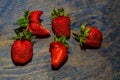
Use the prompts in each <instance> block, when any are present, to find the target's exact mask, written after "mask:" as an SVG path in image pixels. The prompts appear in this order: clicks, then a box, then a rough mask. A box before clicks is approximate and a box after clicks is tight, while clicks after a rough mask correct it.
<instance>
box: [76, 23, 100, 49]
mask: <svg viewBox="0 0 120 80" xmlns="http://www.w3.org/2000/svg"><path fill="white" fill-rule="evenodd" d="M74 35H75V39H76V40H77V41H79V42H80V46H81V47H82V48H99V47H100V45H101V43H102V32H101V31H100V30H98V29H97V28H95V27H92V26H85V25H84V24H83V25H82V26H81V31H80V33H78V34H75V33H74Z"/></svg>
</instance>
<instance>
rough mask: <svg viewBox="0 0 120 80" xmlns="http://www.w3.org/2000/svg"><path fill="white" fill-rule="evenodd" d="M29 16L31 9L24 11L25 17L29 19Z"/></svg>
mask: <svg viewBox="0 0 120 80" xmlns="http://www.w3.org/2000/svg"><path fill="white" fill-rule="evenodd" d="M29 16H30V10H25V11H24V17H25V19H27V20H28V18H29Z"/></svg>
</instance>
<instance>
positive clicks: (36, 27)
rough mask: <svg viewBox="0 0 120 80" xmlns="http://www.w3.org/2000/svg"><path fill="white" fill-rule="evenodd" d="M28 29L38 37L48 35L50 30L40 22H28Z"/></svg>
mask: <svg viewBox="0 0 120 80" xmlns="http://www.w3.org/2000/svg"><path fill="white" fill-rule="evenodd" d="M28 31H30V32H32V34H33V35H35V36H38V37H48V36H50V31H49V30H47V29H46V28H45V27H44V26H43V25H41V24H40V23H29V27H28Z"/></svg>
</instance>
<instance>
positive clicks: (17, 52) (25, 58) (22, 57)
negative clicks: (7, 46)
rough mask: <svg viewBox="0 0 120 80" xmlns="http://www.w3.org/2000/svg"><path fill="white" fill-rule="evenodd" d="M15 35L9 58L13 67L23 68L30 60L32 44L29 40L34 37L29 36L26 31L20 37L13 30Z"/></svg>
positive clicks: (17, 32)
mask: <svg viewBox="0 0 120 80" xmlns="http://www.w3.org/2000/svg"><path fill="white" fill-rule="evenodd" d="M15 33H16V34H17V37H13V39H15V41H14V43H13V44H12V47H11V57H12V61H13V63H14V64H15V65H17V66H23V65H26V64H27V63H29V62H30V61H31V60H32V56H33V43H32V42H31V39H32V38H34V36H31V33H30V32H26V31H24V33H23V34H22V35H21V34H20V33H19V31H17V30H15Z"/></svg>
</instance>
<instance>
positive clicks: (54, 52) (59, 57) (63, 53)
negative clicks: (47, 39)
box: [50, 36, 68, 70]
mask: <svg viewBox="0 0 120 80" xmlns="http://www.w3.org/2000/svg"><path fill="white" fill-rule="evenodd" d="M65 41H66V37H65V36H64V37H63V36H62V37H60V38H59V39H58V38H55V41H54V42H52V43H50V53H51V66H52V69H55V70H57V69H59V68H60V67H61V66H62V65H63V64H64V63H65V62H66V60H67V59H68V46H67V43H66V42H65Z"/></svg>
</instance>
